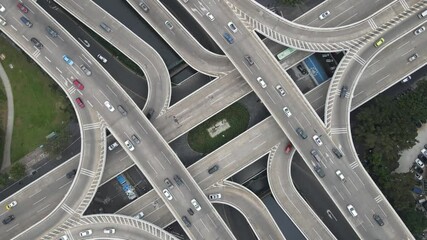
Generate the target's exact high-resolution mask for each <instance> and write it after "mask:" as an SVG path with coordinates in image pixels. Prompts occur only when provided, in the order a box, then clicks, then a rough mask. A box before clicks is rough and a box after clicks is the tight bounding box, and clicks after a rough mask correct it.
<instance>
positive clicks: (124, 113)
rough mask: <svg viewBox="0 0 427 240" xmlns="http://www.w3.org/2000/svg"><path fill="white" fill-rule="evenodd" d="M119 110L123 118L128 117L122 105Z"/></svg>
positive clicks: (118, 107)
mask: <svg viewBox="0 0 427 240" xmlns="http://www.w3.org/2000/svg"><path fill="white" fill-rule="evenodd" d="M117 109H118V110H119V112H120V114H122V116H123V117H125V116H126V115H128V112H127V111H126V109H125V108H124V107H123V106H122V105H118V106H117Z"/></svg>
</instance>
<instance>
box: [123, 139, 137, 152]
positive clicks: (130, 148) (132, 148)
mask: <svg viewBox="0 0 427 240" xmlns="http://www.w3.org/2000/svg"><path fill="white" fill-rule="evenodd" d="M125 145H126V147H127V148H128V149H129V150H130V151H133V150H135V147H134V146H133V144H132V143H131V142H130V141H129V140H126V141H125Z"/></svg>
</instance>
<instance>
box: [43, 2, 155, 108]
mask: <svg viewBox="0 0 427 240" xmlns="http://www.w3.org/2000/svg"><path fill="white" fill-rule="evenodd" d="M38 4H39V5H40V6H41V7H42V8H43V9H44V10H45V11H46V12H48V13H49V15H51V16H52V17H53V18H54V19H55V20H56V21H57V22H59V24H61V26H63V27H64V28H65V29H67V31H68V32H69V33H70V34H71V35H72V36H73V37H74V38H75V39H77V40H78V41H79V43H80V44H81V45H82V46H84V47H85V48H86V49H87V51H88V52H89V53H91V55H92V56H93V58H94V59H96V60H97V61H98V62H100V63H101V65H102V66H103V67H104V68H105V69H106V70H107V71H108V72H109V73H110V74H111V76H112V77H113V78H114V79H116V80H117V81H118V82H120V84H121V85H122V86H123V87H124V89H125V91H126V92H128V93H129V95H130V96H132V97H133V100H134V101H135V103H136V104H137V105H138V106H139V107H140V108H142V107H143V106H144V104H145V101H146V98H147V94H148V85H147V81H146V79H144V78H143V77H141V76H139V75H137V74H135V72H133V71H131V70H130V69H128V68H127V67H126V66H125V65H123V64H122V63H120V62H119V61H118V60H117V58H116V57H115V56H113V55H111V54H110V53H109V52H108V51H107V50H106V49H105V48H104V47H103V46H102V45H101V44H99V43H98V41H97V40H95V39H93V38H92V37H91V36H90V35H89V34H88V33H86V32H85V31H84V30H83V28H81V27H80V26H79V24H81V23H76V22H74V21H75V20H73V19H72V18H70V17H69V16H68V15H67V14H65V13H64V12H63V11H58V10H54V9H52V8H51V7H50V6H49V5H48V4H47V2H45V1H39V2H38ZM56 6H57V5H56ZM84 40H86V41H88V43H89V47H88V45H86V44H85V42H83V41H84ZM98 54H101V55H102V56H103V57H105V58H106V59H107V63H102V62H101V60H99V59H98V58H97V55H98Z"/></svg>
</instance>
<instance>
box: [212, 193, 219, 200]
mask: <svg viewBox="0 0 427 240" xmlns="http://www.w3.org/2000/svg"><path fill="white" fill-rule="evenodd" d="M219 198H221V193H214V194H209V200H215V199H219Z"/></svg>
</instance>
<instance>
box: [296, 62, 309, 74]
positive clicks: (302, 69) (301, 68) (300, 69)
mask: <svg viewBox="0 0 427 240" xmlns="http://www.w3.org/2000/svg"><path fill="white" fill-rule="evenodd" d="M297 68H298V70H299V71H300V72H301V73H302V74H304V75H306V74H307V73H308V72H307V70H306V69H304V68H303V67H302V65H301V64H299V65H298V66H297Z"/></svg>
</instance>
